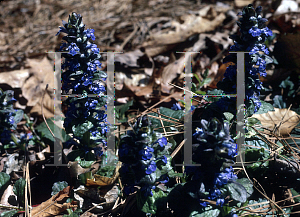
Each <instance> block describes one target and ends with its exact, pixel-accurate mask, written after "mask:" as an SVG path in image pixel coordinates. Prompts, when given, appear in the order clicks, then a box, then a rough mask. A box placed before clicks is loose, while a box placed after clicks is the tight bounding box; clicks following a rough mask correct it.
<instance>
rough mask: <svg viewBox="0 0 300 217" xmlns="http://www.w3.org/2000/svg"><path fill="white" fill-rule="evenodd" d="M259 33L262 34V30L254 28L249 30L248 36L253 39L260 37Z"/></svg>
mask: <svg viewBox="0 0 300 217" xmlns="http://www.w3.org/2000/svg"><path fill="white" fill-rule="evenodd" d="M261 33H262V30H261V29H259V28H257V27H256V26H254V27H252V28H251V29H249V34H251V35H252V36H253V37H257V36H260V34H261Z"/></svg>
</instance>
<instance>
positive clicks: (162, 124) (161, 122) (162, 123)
mask: <svg viewBox="0 0 300 217" xmlns="http://www.w3.org/2000/svg"><path fill="white" fill-rule="evenodd" d="M157 113H158V115H159V116H158V117H159V118H161V115H160V112H159V109H157ZM160 124H161V126H162V127H163V130H164V133H165V134H167V131H166V129H165V126H164V122H163V121H162V119H160Z"/></svg>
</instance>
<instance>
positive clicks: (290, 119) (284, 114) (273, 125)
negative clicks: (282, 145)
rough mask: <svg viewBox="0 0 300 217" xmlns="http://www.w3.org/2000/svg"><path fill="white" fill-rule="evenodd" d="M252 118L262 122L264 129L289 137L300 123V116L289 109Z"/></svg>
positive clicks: (276, 110) (277, 110)
mask: <svg viewBox="0 0 300 217" xmlns="http://www.w3.org/2000/svg"><path fill="white" fill-rule="evenodd" d="M252 117H254V118H257V119H258V120H260V122H261V124H262V125H263V127H265V128H267V129H269V130H271V131H273V132H274V133H275V134H276V135H278V136H288V135H289V133H290V132H291V131H292V130H293V129H294V128H295V127H296V126H297V125H298V124H299V122H300V116H299V115H298V114H297V113H296V112H294V111H291V110H288V109H278V108H275V111H272V112H267V113H264V114H254V115H253V116H252Z"/></svg>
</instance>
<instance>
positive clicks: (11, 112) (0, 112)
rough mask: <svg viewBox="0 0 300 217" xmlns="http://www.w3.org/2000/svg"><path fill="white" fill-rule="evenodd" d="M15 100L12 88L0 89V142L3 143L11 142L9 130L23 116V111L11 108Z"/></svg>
mask: <svg viewBox="0 0 300 217" xmlns="http://www.w3.org/2000/svg"><path fill="white" fill-rule="evenodd" d="M15 101H16V99H15V98H14V92H13V91H12V90H7V91H5V92H3V91H2V90H1V89H0V142H1V143H2V144H3V145H5V144H9V143H12V140H11V134H12V132H11V130H15V129H16V126H17V123H18V122H20V121H21V120H22V118H23V111H22V110H15V109H14V108H13V103H14V102H15Z"/></svg>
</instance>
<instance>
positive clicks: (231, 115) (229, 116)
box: [223, 112, 234, 122]
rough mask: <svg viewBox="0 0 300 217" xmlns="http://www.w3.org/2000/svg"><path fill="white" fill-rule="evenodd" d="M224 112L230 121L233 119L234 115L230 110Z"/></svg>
mask: <svg viewBox="0 0 300 217" xmlns="http://www.w3.org/2000/svg"><path fill="white" fill-rule="evenodd" d="M223 114H224V116H225V118H226V120H227V121H228V122H230V121H231V120H232V118H233V117H234V115H233V114H231V113H230V112H224V113H223Z"/></svg>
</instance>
